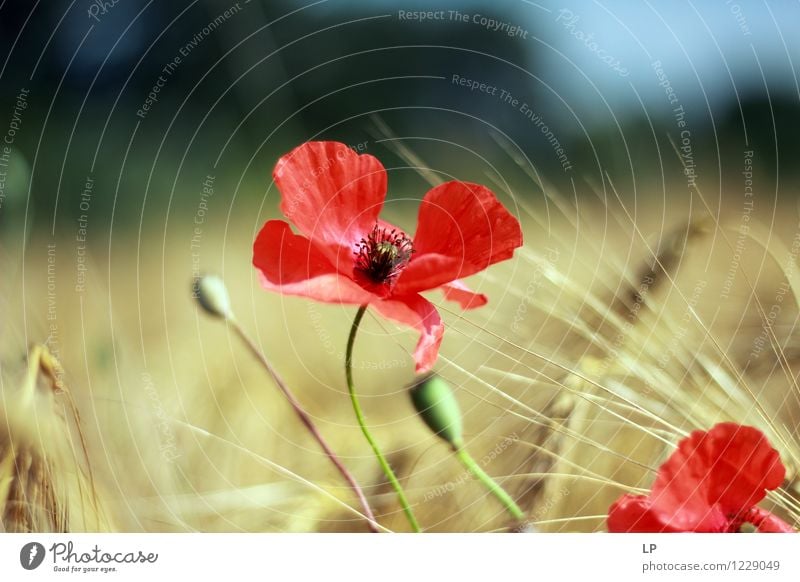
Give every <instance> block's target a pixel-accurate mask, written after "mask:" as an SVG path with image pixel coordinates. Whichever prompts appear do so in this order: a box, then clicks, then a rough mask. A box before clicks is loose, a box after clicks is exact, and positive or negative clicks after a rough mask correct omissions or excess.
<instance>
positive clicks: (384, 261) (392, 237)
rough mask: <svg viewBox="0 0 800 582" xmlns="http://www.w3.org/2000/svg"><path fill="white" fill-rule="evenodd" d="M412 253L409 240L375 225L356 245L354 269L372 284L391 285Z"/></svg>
mask: <svg viewBox="0 0 800 582" xmlns="http://www.w3.org/2000/svg"><path fill="white" fill-rule="evenodd" d="M413 252H414V245H413V244H412V242H411V239H410V238H408V237H407V236H406V235H404V234H403V233H402V232H398V231H397V229H394V228H393V229H392V230H389V229H386V228H381V227H380V226H378V225H377V224H376V225H375V227H374V228H373V229H372V232H370V233H369V234H368V235H367V237H366V238H362V239H361V241H360V242H359V243H358V244H357V245H356V250H355V252H354V253H353V254H354V255H355V257H356V265H355V268H356V270H357V271H360V272H361V273H363V274H364V275H366V276H367V277H368V278H369V279H370V280H371V281H372V282H374V283H391V282H392V281H393V280H394V279H395V277H397V275H399V274H400V271H402V270H403V269H404V268H405V266H406V265H407V264H408V261H410V260H411V254H412V253H413Z"/></svg>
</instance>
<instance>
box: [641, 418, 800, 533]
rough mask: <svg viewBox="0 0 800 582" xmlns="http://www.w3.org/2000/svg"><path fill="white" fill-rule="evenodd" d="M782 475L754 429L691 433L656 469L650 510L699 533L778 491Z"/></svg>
mask: <svg viewBox="0 0 800 582" xmlns="http://www.w3.org/2000/svg"><path fill="white" fill-rule="evenodd" d="M785 475H786V469H785V468H784V466H783V464H782V463H781V460H780V456H779V455H778V452H777V451H776V450H775V449H773V448H772V446H770V444H769V441H768V440H767V438H766V437H765V436H764V434H763V433H762V432H761V431H759V430H758V429H756V428H753V427H749V426H741V425H738V424H735V423H731V422H726V423H720V424H717V425H715V426H714V427H713V428H711V430H709V431H708V432H704V431H694V432H693V433H691V434H690V435H689V437H688V438H685V439H683V440H682V441H681V442H680V443H678V448H677V449H676V450H675V452H674V453H673V454H672V455H671V456H670V458H669V459H668V460H667V461H666V462H665V463H664V464H663V465H662V466H661V468H660V469H659V472H658V477H657V478H656V480H655V483H654V484H653V490H652V499H653V506H654V507H656V508H658V509H660V510H662V511H663V512H668V513H672V514H673V515H674V516H676V517H679V518H680V519H681V520H682V521H685V522H687V523H686V524H685V525H687V526H688V525H689V524H690V523H691V522H694V527H687V529H697V528H700V529H702V531H714V530H713V529H708V528H714V527H718V526H719V524H718V521H719V519H720V518H719V516H720V515H722V516H724V515H735V514H740V513H743V512H745V511H748V510H749V509H751V508H752V507H753V506H754V505H756V504H757V503H758V502H760V501H761V500H762V499H764V497H765V496H766V491H767V490H771V489H775V488H777V487H779V486H780V484H781V483H782V482H783V479H784V477H785Z"/></svg>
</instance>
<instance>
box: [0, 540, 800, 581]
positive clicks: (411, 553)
mask: <svg viewBox="0 0 800 582" xmlns="http://www.w3.org/2000/svg"><path fill="white" fill-rule="evenodd" d="M189 576H191V578H188V577H189ZM565 576H566V577H565ZM578 576H586V577H587V578H586V579H587V580H606V579H610V580H614V582H620V581H626V580H648V579H653V580H728V581H731V580H753V581H756V580H757V581H759V582H761V581H769V580H775V581H779V580H791V581H793V582H796V581H797V580H800V536H797V535H791V534H786V535H781V534H741V535H727V534H662V535H655V534H653V535H650V534H642V535H640V534H626V535H613V534H418V535H414V534H376V535H370V534H58V535H55V534H52V535H51V534H1V535H0V580H3V581H5V580H13V581H17V580H20V581H24V580H67V579H69V580H87V579H88V580H114V581H123V580H136V581H140V580H145V579H150V578H152V577H155V579H157V580H170V579H175V580H179V579H180V580H186V579H193V580H194V579H197V580H225V581H226V582H227V581H233V580H287V579H291V580H295V579H296V580H319V581H321V582H335V581H339V580H342V581H348V582H353V581H361V580H369V581H380V582H393V581H398V582H400V581H402V582H408V581H409V580H413V581H419V582H428V581H437V580H439V581H442V582H445V581H452V580H456V579H458V578H461V577H463V578H464V579H466V580H470V581H472V580H481V579H483V580H486V581H487V582H488V581H489V580H531V581H534V580H543V581H544V580H554V579H555V580H577V579H579V578H578Z"/></svg>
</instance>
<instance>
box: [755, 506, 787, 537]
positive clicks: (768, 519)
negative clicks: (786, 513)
mask: <svg viewBox="0 0 800 582" xmlns="http://www.w3.org/2000/svg"><path fill="white" fill-rule="evenodd" d="M748 521H749V522H751V523H752V524H753V525H755V526H756V529H757V531H758V533H794V528H793V527H792V526H790V525H789V524H788V523H786V522H785V521H783V520H782V519H781V518H779V517H778V516H777V515H774V514H772V513H770V512H769V511H767V510H766V509H761V508H760V507H754V508H753V510H752V511H751V512H750V515H749V516H748Z"/></svg>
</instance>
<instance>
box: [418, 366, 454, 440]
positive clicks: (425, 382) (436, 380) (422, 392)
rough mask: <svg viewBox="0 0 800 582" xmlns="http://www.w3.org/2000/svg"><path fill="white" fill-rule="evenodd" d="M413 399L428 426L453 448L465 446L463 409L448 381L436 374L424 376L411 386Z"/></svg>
mask: <svg viewBox="0 0 800 582" xmlns="http://www.w3.org/2000/svg"><path fill="white" fill-rule="evenodd" d="M411 401H412V402H413V403H414V408H416V409H417V412H418V413H419V415H420V416H421V417H422V420H424V421H425V424H427V425H428V428H430V429H431V430H432V431H433V432H434V433H435V434H437V435H438V436H439V437H441V438H442V439H443V440H445V441H446V442H447V443H448V444H450V446H452V447H453V449H456V450H457V449H460V448H461V447H462V446H463V444H464V438H463V426H462V424H461V410H460V409H459V407H458V402H457V401H456V398H455V396H454V395H453V392H452V391H451V390H450V386H448V385H447V382H445V381H444V380H442V379H441V378H440V377H439V376H437V375H435V374H428V375H426V376H423V377H422V378H420V379H419V380H418V381H417V382H416V383H414V384H413V385H412V386H411Z"/></svg>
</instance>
